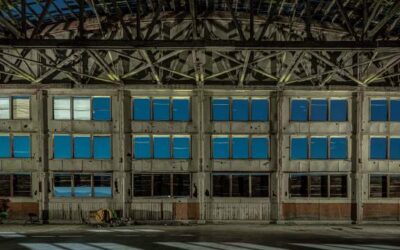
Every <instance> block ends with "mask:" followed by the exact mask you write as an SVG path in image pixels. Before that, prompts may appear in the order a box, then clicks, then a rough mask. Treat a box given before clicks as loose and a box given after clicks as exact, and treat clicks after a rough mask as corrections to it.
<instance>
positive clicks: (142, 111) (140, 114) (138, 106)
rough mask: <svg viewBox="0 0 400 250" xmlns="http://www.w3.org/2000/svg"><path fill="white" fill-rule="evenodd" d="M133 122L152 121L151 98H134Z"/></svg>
mask: <svg viewBox="0 0 400 250" xmlns="http://www.w3.org/2000/svg"><path fill="white" fill-rule="evenodd" d="M132 102H133V109H132V110H133V116H132V117H133V120H135V121H150V118H151V111H150V98H148V97H134V98H133V100H132Z"/></svg>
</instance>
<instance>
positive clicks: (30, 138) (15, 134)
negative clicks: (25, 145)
mask: <svg viewBox="0 0 400 250" xmlns="http://www.w3.org/2000/svg"><path fill="white" fill-rule="evenodd" d="M0 136H8V137H9V140H10V144H9V149H10V157H0V160H1V159H21V160H23V159H32V134H30V133H0ZM18 136H26V137H28V138H29V157H15V150H14V148H15V147H14V137H18Z"/></svg>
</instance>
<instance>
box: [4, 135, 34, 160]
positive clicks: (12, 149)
mask: <svg viewBox="0 0 400 250" xmlns="http://www.w3.org/2000/svg"><path fill="white" fill-rule="evenodd" d="M30 157H31V137H30V135H22V134H13V135H11V134H0V158H30Z"/></svg>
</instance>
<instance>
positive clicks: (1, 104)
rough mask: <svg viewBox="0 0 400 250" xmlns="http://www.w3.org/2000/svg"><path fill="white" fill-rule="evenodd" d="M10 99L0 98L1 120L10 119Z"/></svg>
mask: <svg viewBox="0 0 400 250" xmlns="http://www.w3.org/2000/svg"><path fill="white" fill-rule="evenodd" d="M10 118H11V114H10V98H8V97H0V119H10Z"/></svg>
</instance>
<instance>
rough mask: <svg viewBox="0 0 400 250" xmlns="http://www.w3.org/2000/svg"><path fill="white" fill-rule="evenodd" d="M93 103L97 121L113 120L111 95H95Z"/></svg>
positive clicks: (94, 118)
mask: <svg viewBox="0 0 400 250" xmlns="http://www.w3.org/2000/svg"><path fill="white" fill-rule="evenodd" d="M92 105H93V115H92V117H93V120H95V121H110V120H111V98H110V97H94V98H93V101H92Z"/></svg>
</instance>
